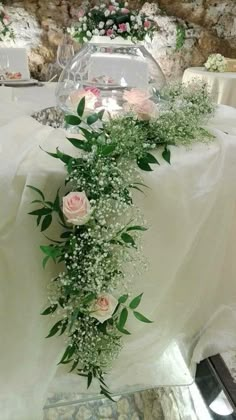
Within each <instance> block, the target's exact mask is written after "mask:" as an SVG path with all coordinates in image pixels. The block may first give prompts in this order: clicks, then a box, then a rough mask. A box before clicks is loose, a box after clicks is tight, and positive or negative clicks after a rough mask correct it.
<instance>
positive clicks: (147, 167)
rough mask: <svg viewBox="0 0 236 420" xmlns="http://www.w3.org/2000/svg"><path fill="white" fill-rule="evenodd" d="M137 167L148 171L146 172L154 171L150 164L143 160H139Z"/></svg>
mask: <svg viewBox="0 0 236 420" xmlns="http://www.w3.org/2000/svg"><path fill="white" fill-rule="evenodd" d="M137 165H138V167H139V168H140V169H142V171H146V172H151V171H152V168H151V166H150V165H149V163H148V162H147V161H146V160H145V159H143V158H139V159H137Z"/></svg>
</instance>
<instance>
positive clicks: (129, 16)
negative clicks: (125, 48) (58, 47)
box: [68, 0, 157, 44]
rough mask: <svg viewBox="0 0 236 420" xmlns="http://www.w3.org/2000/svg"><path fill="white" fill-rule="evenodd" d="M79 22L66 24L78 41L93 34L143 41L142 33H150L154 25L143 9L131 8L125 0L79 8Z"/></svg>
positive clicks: (89, 37) (149, 34)
mask: <svg viewBox="0 0 236 420" xmlns="http://www.w3.org/2000/svg"><path fill="white" fill-rule="evenodd" d="M78 20H79V21H78V23H76V24H75V25H73V26H72V27H71V28H68V32H69V33H70V34H71V36H72V37H73V38H74V39H75V40H77V41H78V42H80V43H81V44H83V43H85V42H87V41H89V40H90V39H91V38H92V37H93V36H94V35H95V36H108V37H110V38H111V39H115V38H116V37H122V38H124V39H128V40H131V41H132V42H137V41H142V40H144V38H145V36H146V35H148V36H149V37H150V38H152V37H153V33H154V31H155V30H156V29H157V25H156V24H155V22H154V20H153V19H151V18H150V17H148V16H147V15H146V14H145V13H143V12H140V11H137V10H131V9H130V7H129V3H128V2H126V1H115V0H110V1H109V2H103V3H100V4H99V5H97V6H94V7H93V8H91V6H90V7H89V6H88V7H87V9H86V8H83V9H80V10H79V12H78Z"/></svg>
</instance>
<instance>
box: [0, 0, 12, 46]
mask: <svg viewBox="0 0 236 420" xmlns="http://www.w3.org/2000/svg"><path fill="white" fill-rule="evenodd" d="M10 26H11V20H10V17H9V16H8V15H7V13H6V12H5V9H4V7H3V5H2V3H0V41H8V40H9V39H11V38H14V33H13V30H12V28H11V27H10Z"/></svg>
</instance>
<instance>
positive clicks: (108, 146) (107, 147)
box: [101, 143, 116, 156]
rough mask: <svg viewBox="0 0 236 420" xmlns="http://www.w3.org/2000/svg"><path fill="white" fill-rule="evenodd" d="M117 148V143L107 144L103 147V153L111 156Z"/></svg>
mask: <svg viewBox="0 0 236 420" xmlns="http://www.w3.org/2000/svg"><path fill="white" fill-rule="evenodd" d="M115 149H116V144H114V143H113V144H106V145H104V146H102V147H101V155H102V156H109V155H110V154H111V153H113V152H114V150H115Z"/></svg>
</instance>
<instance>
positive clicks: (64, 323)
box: [59, 320, 68, 335]
mask: <svg viewBox="0 0 236 420" xmlns="http://www.w3.org/2000/svg"><path fill="white" fill-rule="evenodd" d="M67 325H68V320H66V321H63V325H62V329H61V332H60V334H59V335H62V334H63V333H64V332H65V330H66V328H67Z"/></svg>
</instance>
